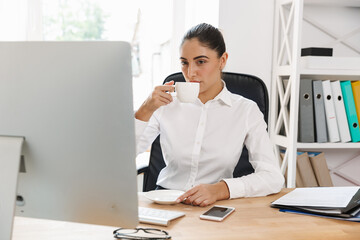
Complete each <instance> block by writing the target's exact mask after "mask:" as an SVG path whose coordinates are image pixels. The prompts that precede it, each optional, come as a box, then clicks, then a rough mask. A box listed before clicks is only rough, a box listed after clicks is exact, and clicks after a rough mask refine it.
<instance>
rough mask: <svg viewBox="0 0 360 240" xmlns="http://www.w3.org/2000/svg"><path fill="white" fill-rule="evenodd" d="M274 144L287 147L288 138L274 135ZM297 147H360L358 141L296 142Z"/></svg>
mask: <svg viewBox="0 0 360 240" xmlns="http://www.w3.org/2000/svg"><path fill="white" fill-rule="evenodd" d="M274 141H275V144H276V145H278V146H280V147H283V148H288V147H289V146H288V145H289V140H288V138H287V137H285V136H281V135H276V136H275V137H274ZM297 148H298V149H344V148H345V149H360V142H348V143H342V142H338V143H301V142H298V143H297Z"/></svg>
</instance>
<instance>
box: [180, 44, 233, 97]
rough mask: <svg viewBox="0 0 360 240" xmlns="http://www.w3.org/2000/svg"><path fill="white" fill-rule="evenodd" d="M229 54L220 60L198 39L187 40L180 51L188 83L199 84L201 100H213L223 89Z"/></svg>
mask: <svg viewBox="0 0 360 240" xmlns="http://www.w3.org/2000/svg"><path fill="white" fill-rule="evenodd" d="M226 60H227V53H224V54H223V56H221V57H220V58H219V57H218V54H217V52H216V51H215V50H212V49H210V48H208V47H205V46H203V45H201V44H200V42H199V41H198V40H197V39H196V38H193V39H190V40H185V42H184V43H183V45H182V46H181V49H180V62H181V66H182V67H181V70H182V73H183V75H184V77H185V80H186V81H187V82H199V83H200V94H199V98H200V100H202V99H201V97H205V98H206V100H209V99H213V98H214V97H215V96H216V95H217V94H218V93H219V92H220V91H221V89H222V82H221V70H222V69H223V68H224V67H225V64H226Z"/></svg>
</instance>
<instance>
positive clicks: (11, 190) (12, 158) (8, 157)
mask: <svg viewBox="0 0 360 240" xmlns="http://www.w3.org/2000/svg"><path fill="white" fill-rule="evenodd" d="M23 142H24V138H23V137H7V136H0V223H1V224H0V239H4V240H10V239H11V236H12V227H13V223H14V212H15V200H16V191H17V182H18V173H19V166H20V157H21V148H22V144H23Z"/></svg>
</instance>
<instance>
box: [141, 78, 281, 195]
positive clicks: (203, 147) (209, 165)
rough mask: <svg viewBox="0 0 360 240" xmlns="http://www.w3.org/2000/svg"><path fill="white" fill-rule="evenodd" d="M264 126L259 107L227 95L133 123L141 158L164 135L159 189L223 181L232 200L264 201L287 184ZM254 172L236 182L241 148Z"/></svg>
mask: <svg viewBox="0 0 360 240" xmlns="http://www.w3.org/2000/svg"><path fill="white" fill-rule="evenodd" d="M266 127H267V126H266V123H265V121H264V118H263V114H262V113H261V111H260V109H259V108H258V106H257V104H256V103H255V102H253V101H251V100H249V99H246V98H244V97H242V96H240V95H237V94H233V93H231V92H229V91H228V90H227V88H226V85H225V83H224V88H223V90H222V91H221V92H220V93H219V94H218V95H217V96H216V97H215V98H214V99H213V100H209V101H208V102H206V103H205V104H203V103H202V102H201V101H200V100H199V99H197V101H196V102H195V103H181V102H180V101H179V100H178V99H176V97H174V100H173V101H172V102H171V103H170V104H168V105H166V106H162V107H160V108H159V109H157V110H156V111H155V112H154V114H153V115H152V117H151V118H150V120H149V122H143V121H140V120H137V119H136V120H135V129H136V142H137V154H139V153H141V152H144V151H145V150H146V149H147V148H148V147H149V146H150V145H151V143H152V142H153V141H154V140H155V138H156V137H157V136H158V135H159V134H161V138H160V144H161V148H162V152H163V157H164V161H165V164H166V167H165V168H163V169H162V170H161V172H160V174H159V177H158V180H157V185H160V186H162V187H164V188H168V189H178V190H183V191H187V190H189V189H190V188H192V187H194V186H196V185H198V184H202V183H209V184H211V183H216V182H219V181H221V180H223V181H225V182H226V184H227V186H228V188H229V191H230V198H238V197H254V196H265V195H268V194H271V193H276V192H279V191H280V190H281V188H282V186H283V183H284V177H283V176H282V174H281V171H280V168H279V164H278V162H277V160H276V158H275V155H274V152H273V150H272V144H271V142H270V139H269V136H268V133H267V131H266ZM244 144H245V145H246V147H247V149H248V151H249V161H250V164H251V165H252V166H253V168H254V170H255V172H254V173H252V174H249V175H246V176H243V177H239V178H233V171H234V169H235V166H236V164H237V162H238V161H239V158H240V155H241V152H242V148H243V145H244Z"/></svg>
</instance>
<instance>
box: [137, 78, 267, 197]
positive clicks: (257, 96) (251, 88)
mask: <svg viewBox="0 0 360 240" xmlns="http://www.w3.org/2000/svg"><path fill="white" fill-rule="evenodd" d="M171 80H174V81H175V82H185V79H184V77H183V75H182V73H180V72H179V73H174V74H171V75H170V76H168V77H167V78H166V79H165V80H164V83H165V82H169V81H171ZM223 80H224V81H225V83H226V87H227V89H228V90H229V91H230V92H232V93H236V94H239V95H241V96H243V97H246V98H248V99H251V100H253V101H254V102H256V103H257V105H258V106H259V108H260V110H261V112H262V113H263V114H264V119H265V121H266V123H267V119H268V113H269V96H268V92H267V89H266V85H265V84H264V82H263V81H262V80H261V79H260V78H258V77H255V76H252V75H248V74H242V73H230V72H226V73H223ZM164 167H165V162H164V159H163V155H162V151H161V146H160V135H159V136H158V137H157V138H156V139H155V141H154V142H153V144H152V146H151V152H150V161H149V165H148V166H146V167H142V168H140V169H138V174H141V173H144V181H143V191H144V192H147V191H151V190H154V189H155V188H156V181H157V178H158V175H159V173H160V171H161V169H163V168H164ZM253 172H254V169H253V167H252V166H251V164H250V163H249V156H248V151H247V149H246V147H245V146H244V148H243V151H242V154H241V156H240V159H239V162H238V164H237V165H236V167H235V169H234V172H233V176H234V177H241V176H244V175H248V174H250V173H253Z"/></svg>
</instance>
